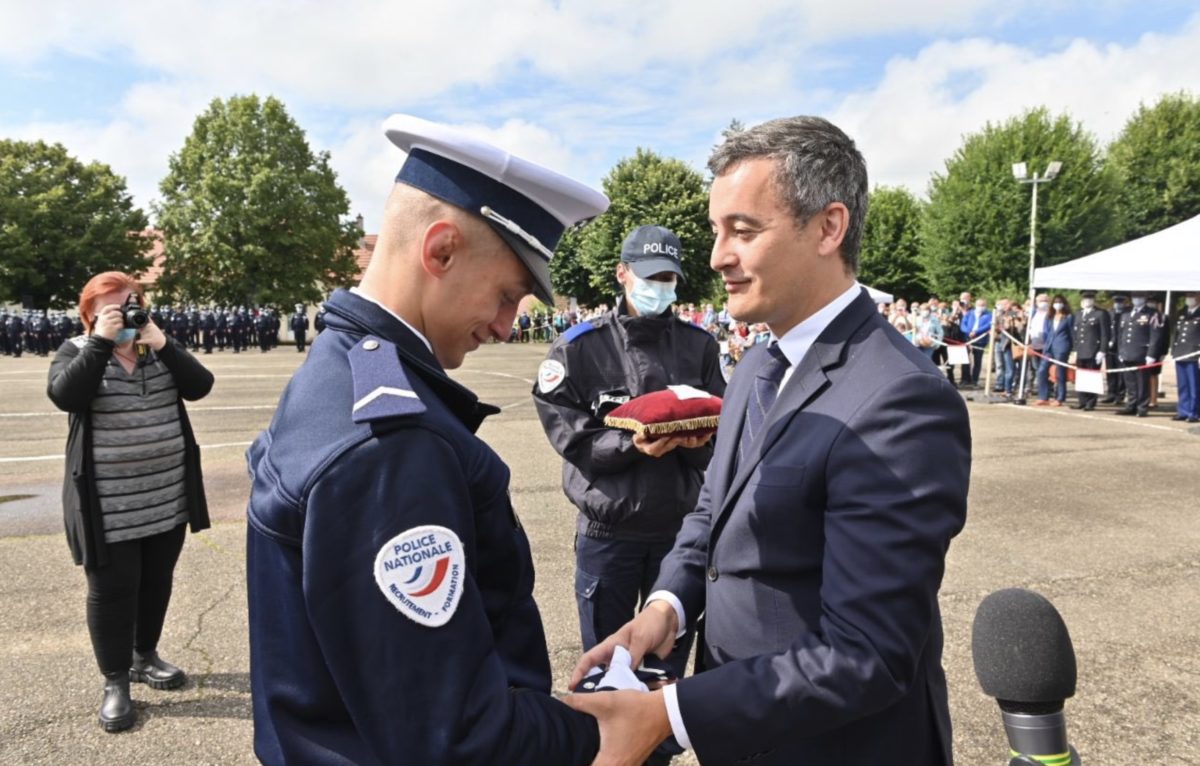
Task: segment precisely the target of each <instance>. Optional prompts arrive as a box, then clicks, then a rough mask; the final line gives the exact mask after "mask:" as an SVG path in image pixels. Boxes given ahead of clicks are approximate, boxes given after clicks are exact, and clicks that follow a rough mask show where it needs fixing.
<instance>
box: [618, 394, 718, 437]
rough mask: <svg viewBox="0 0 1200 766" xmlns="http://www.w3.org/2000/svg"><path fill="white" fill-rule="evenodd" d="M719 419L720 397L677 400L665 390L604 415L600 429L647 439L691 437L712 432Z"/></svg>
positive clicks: (709, 396) (677, 397)
mask: <svg viewBox="0 0 1200 766" xmlns="http://www.w3.org/2000/svg"><path fill="white" fill-rule="evenodd" d="M693 390H695V389H693ZM720 418H721V397H719V396H713V395H711V394H708V395H706V396H704V397H696V398H680V395H679V394H678V393H676V392H675V391H672V390H671V389H669V388H668V389H664V390H662V391H655V392H654V393H651V394H643V395H642V396H639V397H637V398H636V399H631V400H629V401H628V402H625V403H624V404H622V405H621V406H620V407H618V408H616V409H615V410H613V411H612V412H610V413H608V415H607V416H606V417H605V418H604V425H606V426H610V427H612V428H624V429H625V430H627V431H633V432H635V433H639V434H643V435H646V436H651V437H657V436H694V435H699V434H708V433H711V432H713V431H716V430H717V423H718V422H719V421H720Z"/></svg>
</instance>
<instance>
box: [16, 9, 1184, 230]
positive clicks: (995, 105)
mask: <svg viewBox="0 0 1200 766" xmlns="http://www.w3.org/2000/svg"><path fill="white" fill-rule="evenodd" d="M0 18H3V19H4V24H3V25H0V135H3V136H5V137H11V138H20V139H36V138H41V139H45V140H48V141H60V142H62V143H63V144H64V145H66V146H67V148H68V150H69V151H71V152H72V153H73V154H75V155H76V156H79V157H80V158H82V159H85V160H93V159H94V160H100V161H102V162H105V163H108V164H109V165H111V166H112V167H113V169H114V170H115V171H116V172H118V173H120V174H122V175H123V176H125V177H126V178H127V179H128V182H129V187H130V190H131V192H132V193H133V195H134V198H135V200H136V202H137V203H138V204H139V205H142V206H148V205H149V203H150V202H151V200H153V199H154V198H155V197H156V194H157V185H158V182H159V180H160V179H161V178H162V176H163V174H164V173H165V172H166V166H167V159H168V157H169V155H170V154H171V153H172V152H174V151H177V150H178V149H179V148H180V146H181V145H182V143H183V140H184V138H185V137H186V136H187V134H188V132H189V130H190V128H191V124H192V120H194V118H195V116H196V114H198V113H199V112H200V111H201V110H202V109H203V108H204V107H205V105H206V104H207V103H208V102H209V101H210V100H211V99H212V98H214V97H227V96H230V95H233V94H242V93H250V92H255V93H258V94H259V95H266V94H273V95H276V96H278V97H279V98H281V99H282V100H283V101H284V102H285V103H286V104H287V106H288V108H289V110H290V111H291V113H292V115H293V117H294V118H295V119H296V120H297V121H298V122H299V124H300V125H301V126H302V127H303V128H304V129H305V130H306V131H307V133H308V136H309V140H310V143H311V144H312V146H313V147H314V149H319V150H328V151H329V152H330V153H331V156H332V160H333V164H334V167H335V169H336V170H337V171H338V174H339V179H340V181H341V183H342V184H343V186H345V188H346V189H347V191H348V192H349V194H350V197H351V201H352V212H353V213H362V214H363V215H364V217H365V219H366V224H367V228H368V230H369V231H370V230H373V229H374V227H375V225H377V222H378V215H379V211H380V209H381V206H382V200H383V197H384V195H385V194H386V193H387V189H388V186H389V185H390V183H391V179H392V177H393V175H394V173H395V170H396V168H397V167H398V166H399V164H400V161H401V159H402V158H401V156H400V155H399V154H398V152H397V151H396V150H395V149H394V148H393V147H391V145H390V144H389V143H388V142H387V141H386V139H384V138H383V135H382V133H381V131H380V129H379V126H380V124H381V123H382V122H383V120H384V119H385V118H386V117H387V116H388V115H389V114H391V113H393V112H400V111H405V112H411V113H414V114H418V115H420V116H422V117H425V118H428V119H434V120H442V121H446V122H452V123H455V124H458V125H461V126H464V127H466V128H467V129H469V130H471V131H473V132H476V133H478V134H479V135H480V136H481V137H484V138H488V139H490V140H492V141H494V142H496V143H499V144H501V145H502V146H505V147H506V148H509V149H511V150H513V151H515V152H518V153H521V154H524V155H526V156H529V157H531V158H532V159H536V160H538V161H541V162H543V163H545V164H547V165H550V166H552V167H554V168H556V169H558V170H561V171H563V172H567V173H570V174H572V175H575V176H578V177H579V178H581V179H583V180H585V181H587V182H589V183H592V184H594V185H597V186H598V185H599V182H600V179H601V178H602V177H603V175H604V174H605V172H607V170H608V169H609V168H611V167H612V165H613V164H615V163H616V162H617V161H618V160H619V159H620V158H622V157H624V156H627V155H629V154H631V153H632V152H633V150H634V148H635V147H638V146H644V147H649V148H651V149H654V150H656V151H658V152H660V153H663V154H667V155H670V156H674V157H679V158H681V159H683V160H685V161H687V162H689V163H691V164H693V165H694V166H696V167H697V168H702V167H703V163H704V160H705V157H706V155H707V153H708V150H709V148H710V147H711V145H712V144H713V143H714V142H715V141H716V140H717V138H718V136H719V133H720V131H721V129H723V128H724V127H725V126H726V125H727V124H728V123H729V121H730V119H732V118H735V117H736V118H738V119H741V120H742V121H744V122H747V123H754V122H758V121H761V120H764V119H768V118H771V117H777V116H783V115H788V114H800V113H813V114H821V115H824V116H826V117H829V118H830V119H832V120H833V121H835V122H837V123H838V124H839V125H841V126H842V127H843V128H844V129H845V130H846V131H847V132H848V133H849V134H850V135H851V136H853V137H855V138H856V140H858V142H859V144H860V146H861V147H862V149H863V151H864V154H865V155H866V157H867V161H868V166H869V168H870V172H871V175H872V181H873V183H878V184H893V185H894V184H899V185H905V186H908V187H909V188H911V189H912V190H913V191H915V192H917V193H923V192H924V190H925V187H926V184H927V182H928V178H929V175H930V173H932V172H934V171H936V170H938V169H939V168H940V167H941V166H942V162H943V161H944V160H945V158H946V157H948V156H949V155H950V154H951V153H952V152H953V151H954V149H955V148H957V146H958V145H959V142H960V140H961V136H962V135H963V134H964V133H968V132H972V131H975V130H978V129H979V128H980V127H982V125H983V124H984V123H985V122H987V121H989V120H991V121H996V120H1003V119H1005V118H1007V117H1009V116H1012V115H1015V114H1019V113H1020V112H1021V111H1023V110H1025V109H1029V108H1032V107H1035V106H1038V105H1042V104H1046V105H1048V106H1050V107H1051V108H1052V109H1053V110H1055V111H1065V112H1068V113H1069V114H1071V115H1072V116H1073V117H1074V118H1075V119H1077V120H1079V121H1081V122H1082V123H1083V124H1084V126H1085V127H1087V128H1088V129H1089V130H1091V131H1092V132H1093V133H1094V134H1096V136H1097V137H1098V138H1099V139H1100V140H1101V141H1107V140H1109V139H1111V138H1112V137H1113V136H1114V135H1115V134H1116V133H1117V132H1118V131H1119V130H1120V128H1121V126H1122V125H1123V123H1124V121H1125V120H1126V119H1127V118H1128V116H1129V114H1130V113H1131V112H1132V111H1133V110H1134V109H1136V108H1137V105H1138V104H1139V103H1140V102H1153V101H1154V100H1155V99H1157V98H1158V97H1159V96H1160V95H1161V94H1162V93H1164V92H1168V91H1174V90H1179V89H1191V90H1192V92H1193V93H1197V92H1200V57H1198V56H1196V55H1195V51H1197V50H1200V9H1197V7H1196V5H1195V3H1188V2H1181V1H1180V2H1157V3H1156V2H1140V3H1138V2H1125V1H1124V0H1100V1H1099V2H1091V3H1082V2H1075V3H1071V2H1060V1H1056V0H1040V2H1033V1H1032V0H1004V1H1000V0H958V1H956V2H947V1H946V0H913V2H907V3H901V2H887V1H886V0H841V2H839V3H836V4H830V3H818V2H815V0H742V2H739V3H736V4H735V3H715V2H707V1H706V0H691V1H690V2H686V1H685V0H657V1H654V0H609V2H604V3H600V2H592V3H585V2H573V1H572V0H557V1H551V0H508V1H507V2H505V3H494V2H482V0H443V2H438V3H418V2H407V3H406V2H392V3H379V2H368V1H367V0H349V1H348V2H325V3H319V2H316V1H315V0H301V1H299V2H297V1H295V0H293V1H292V2H285V1H284V0H274V1H272V2H254V1H253V0H251V1H250V2H246V1H245V0H242V1H240V2H239V1H237V0H209V1H208V2H204V3H200V2H193V1H191V0H174V1H173V2H161V1H160V2H151V1H150V0H125V1H124V2H122V3H120V4H112V3H99V2H80V0H75V2H67V1H65V0H41V2H38V3H35V4H31V3H27V2H19V1H18V0H0ZM1015 159H1018V158H1015Z"/></svg>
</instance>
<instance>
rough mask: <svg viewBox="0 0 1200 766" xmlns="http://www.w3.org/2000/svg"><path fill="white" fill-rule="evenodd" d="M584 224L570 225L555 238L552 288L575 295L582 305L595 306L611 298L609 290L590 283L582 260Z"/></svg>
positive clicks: (588, 273) (562, 293)
mask: <svg viewBox="0 0 1200 766" xmlns="http://www.w3.org/2000/svg"><path fill="white" fill-rule="evenodd" d="M585 231H587V229H586V227H584V228H576V229H569V230H568V231H567V232H566V233H565V234H563V237H562V239H561V240H559V242H558V247H557V248H555V250H554V258H553V259H552V260H551V261H550V282H551V284H552V285H553V286H554V292H556V293H558V294H559V295H568V296H571V297H573V298H575V299H576V300H577V301H578V302H579V304H580V305H581V306H598V305H599V304H601V303H604V302H605V301H611V300H612V295H611V292H612V291H611V290H598V289H596V288H595V287H592V282H591V276H592V275H591V272H589V271H588V269H587V266H586V265H585V264H584V262H583V256H582V246H583V233H584V232H585Z"/></svg>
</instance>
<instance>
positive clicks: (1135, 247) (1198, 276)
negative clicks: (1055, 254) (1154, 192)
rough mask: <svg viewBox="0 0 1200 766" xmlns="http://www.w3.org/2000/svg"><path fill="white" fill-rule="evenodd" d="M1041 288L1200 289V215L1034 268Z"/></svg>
mask: <svg viewBox="0 0 1200 766" xmlns="http://www.w3.org/2000/svg"><path fill="white" fill-rule="evenodd" d="M1033 283H1034V284H1035V285H1037V286H1038V287H1059V288H1063V289H1068V290H1156V291H1161V290H1171V291H1175V292H1191V291H1193V290H1200V216H1196V217H1195V218H1192V219H1190V220H1187V221H1184V222H1182V223H1177V224H1175V225H1174V226H1170V227H1167V228H1165V229H1163V230H1162V231H1158V232H1155V233H1154V234H1147V235H1146V236H1144V237H1141V238H1139V239H1135V240H1132V241H1130V242H1126V243H1125V244H1123V245H1117V246H1116V247H1110V248H1109V249H1107V250H1101V251H1100V252H1098V253H1094V254H1092V255H1087V256H1084V257H1083V258H1076V259H1075V260H1073V261H1067V262H1066V263H1060V264H1059V265H1057V266H1047V267H1046V268H1042V269H1037V270H1035V271H1034V275H1033Z"/></svg>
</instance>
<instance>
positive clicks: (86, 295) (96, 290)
mask: <svg viewBox="0 0 1200 766" xmlns="http://www.w3.org/2000/svg"><path fill="white" fill-rule="evenodd" d="M121 290H128V291H130V292H133V293H137V296H138V298H141V297H142V286H141V285H140V284H138V281H137V280H136V279H134V278H133V277H131V276H129V275H128V274H126V273H125V272H123V271H106V272H104V273H103V274H97V275H96V276H94V277H92V278H91V279H89V280H88V283H87V284H86V285H84V286H83V292H81V293H79V319H80V321H82V322H83V328H84V330H85V331H86V332H89V333H90V332H91V331H92V302H93V301H95V300H96V297H97V296H99V295H104V294H105V293H115V292H119V291H121Z"/></svg>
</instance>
